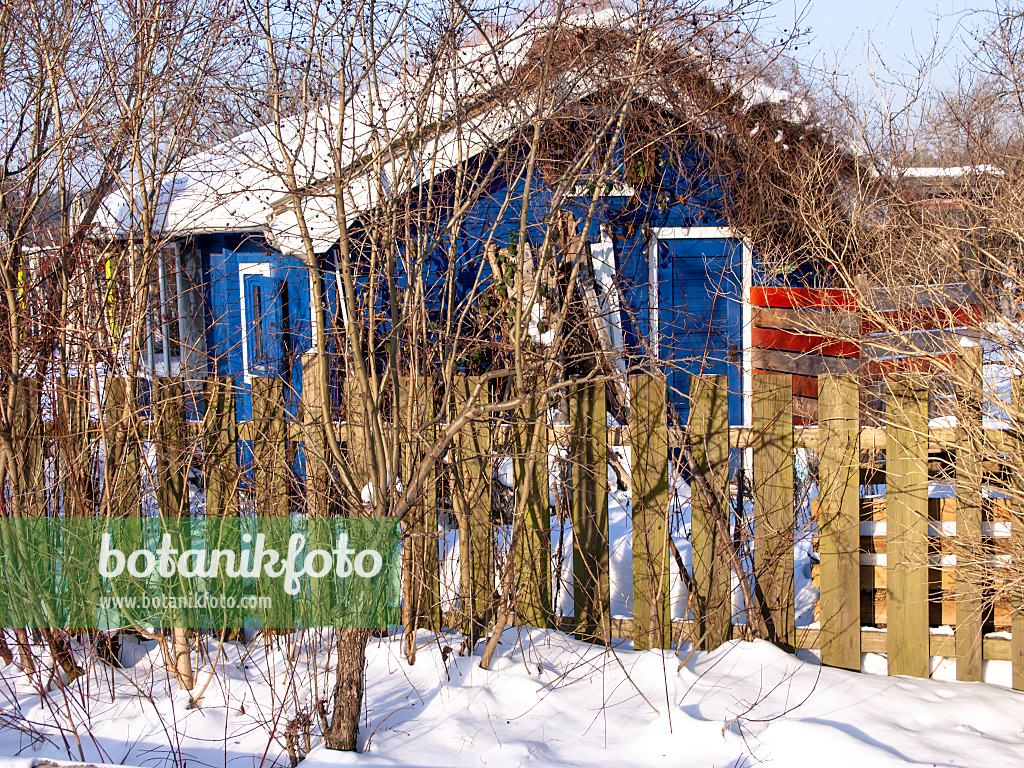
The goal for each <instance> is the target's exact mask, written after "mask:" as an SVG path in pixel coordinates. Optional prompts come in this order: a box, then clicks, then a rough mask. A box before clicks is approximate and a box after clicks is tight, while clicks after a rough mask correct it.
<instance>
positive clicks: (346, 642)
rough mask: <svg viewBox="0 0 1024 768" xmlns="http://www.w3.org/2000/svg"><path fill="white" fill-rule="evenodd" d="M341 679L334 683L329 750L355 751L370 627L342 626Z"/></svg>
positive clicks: (339, 653) (338, 634)
mask: <svg viewBox="0 0 1024 768" xmlns="http://www.w3.org/2000/svg"><path fill="white" fill-rule="evenodd" d="M335 633H336V635H337V638H338V665H337V669H338V678H337V680H336V681H335V683H334V712H333V713H332V715H331V727H330V729H329V730H328V731H327V737H326V739H325V741H326V746H327V748H328V749H339V750H343V751H345V752H355V751H356V745H357V743H358V741H359V715H360V713H361V712H362V709H363V683H364V673H365V667H366V643H367V641H368V640H369V639H370V632H369V630H366V629H338V630H335Z"/></svg>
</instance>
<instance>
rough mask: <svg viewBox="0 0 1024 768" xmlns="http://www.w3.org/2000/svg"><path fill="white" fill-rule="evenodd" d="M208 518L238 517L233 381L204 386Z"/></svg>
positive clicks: (217, 380) (214, 378) (218, 379)
mask: <svg viewBox="0 0 1024 768" xmlns="http://www.w3.org/2000/svg"><path fill="white" fill-rule="evenodd" d="M204 387H205V393H206V409H205V413H204V416H203V433H204V434H203V437H204V440H205V443H206V467H205V469H206V471H205V475H206V514H207V515H210V516H214V517H237V516H238V512H239V507H238V480H239V477H238V424H237V423H236V419H235V391H234V379H233V378H232V377H231V376H212V377H210V378H209V379H207V380H206V382H205V385H204Z"/></svg>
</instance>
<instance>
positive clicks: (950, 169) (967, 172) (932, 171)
mask: <svg viewBox="0 0 1024 768" xmlns="http://www.w3.org/2000/svg"><path fill="white" fill-rule="evenodd" d="M1002 175H1003V169H1002V168H999V167H997V166H995V165H987V164H983V165H952V166H940V167H934V168H932V167H915V168H906V169H904V170H903V171H902V176H903V178H904V179H962V178H964V177H965V176H1002Z"/></svg>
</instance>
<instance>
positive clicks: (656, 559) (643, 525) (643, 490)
mask: <svg viewBox="0 0 1024 768" xmlns="http://www.w3.org/2000/svg"><path fill="white" fill-rule="evenodd" d="M629 393H630V394H629V402H630V414H629V433H630V438H631V442H632V445H633V449H632V467H631V474H632V479H633V626H634V631H633V647H634V648H636V649H638V650H640V649H647V648H669V647H671V643H672V636H671V614H670V613H669V606H670V600H671V594H670V593H669V583H670V582H669V564H670V562H671V555H670V554H669V544H668V537H669V530H668V506H669V487H668V458H669V456H668V414H667V412H666V396H667V391H666V381H665V379H664V377H662V376H651V375H647V374H639V375H636V376H630V377H629ZM726 439H728V437H727V438H726Z"/></svg>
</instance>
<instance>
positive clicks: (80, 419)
mask: <svg viewBox="0 0 1024 768" xmlns="http://www.w3.org/2000/svg"><path fill="white" fill-rule="evenodd" d="M88 384H89V380H88V378H87V377H85V376H76V377H72V378H69V379H68V388H67V390H59V391H58V396H57V398H56V399H57V411H58V423H59V424H60V425H61V430H60V432H58V434H57V449H58V469H57V474H58V477H59V478H60V489H61V490H60V492H61V503H60V507H59V509H60V511H61V512H63V514H64V515H66V516H70V517H81V516H85V515H86V513H87V510H89V511H92V509H93V504H94V503H95V498H94V496H93V493H94V488H93V484H92V472H91V470H90V469H89V467H90V463H91V462H90V461H89V386H88ZM56 385H57V386H58V387H60V381H59V380H58V381H57V382H56Z"/></svg>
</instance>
